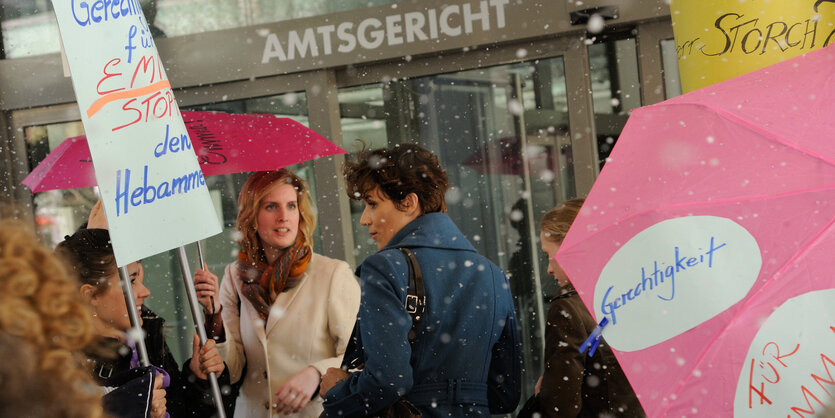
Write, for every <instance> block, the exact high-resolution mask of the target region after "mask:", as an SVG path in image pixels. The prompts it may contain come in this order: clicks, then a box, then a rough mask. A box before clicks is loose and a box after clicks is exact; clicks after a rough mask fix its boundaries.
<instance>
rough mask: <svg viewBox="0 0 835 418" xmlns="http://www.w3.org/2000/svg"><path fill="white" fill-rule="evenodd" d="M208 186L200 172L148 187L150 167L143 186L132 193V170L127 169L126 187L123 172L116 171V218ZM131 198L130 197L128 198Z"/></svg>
mask: <svg viewBox="0 0 835 418" xmlns="http://www.w3.org/2000/svg"><path fill="white" fill-rule="evenodd" d="M205 185H206V180H205V179H204V178H203V172H202V171H200V170H197V171H194V172H192V173H187V174H184V175H183V176H181V177H175V178H173V179H171V181H167V180H165V181H162V182H160V183H159V185H157V186H154V185H153V184H151V185H148V166H147V165H146V166H145V175H144V176H143V177H142V184H141V185H140V186H138V187H136V188H134V189H133V191H130V190H131V188H130V170H129V169H125V175H124V185H122V170H116V216H117V217H118V216H121V215H127V213H128V208H129V207H131V206H133V207H136V206H140V205H147V204H149V203H153V201H154V200H157V199H164V198H166V197H169V196H173V195H175V194H178V193H188V192H189V191H190V190H195V189H197V188H200V187H203V186H205ZM128 196H130V197H128Z"/></svg>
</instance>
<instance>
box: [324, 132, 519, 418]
mask: <svg viewBox="0 0 835 418" xmlns="http://www.w3.org/2000/svg"><path fill="white" fill-rule="evenodd" d="M358 160H359V161H358V162H356V163H351V162H349V163H346V165H345V169H344V172H345V178H346V182H347V185H348V189H347V192H348V196H349V197H350V198H352V199H356V200H363V201H364V202H365V210H364V211H363V213H362V217H361V218H360V224H362V225H364V226H366V227H368V232H369V233H370V234H371V237H372V238H373V239H374V241H376V243H377V248H378V249H379V252H377V253H376V254H374V255H372V256H369V257H368V258H366V259H365V261H363V263H362V264H361V265H360V267H359V268H358V269H357V275H358V276H359V277H360V281H361V287H362V302H361V304H360V311H359V315H358V318H357V323H356V325H355V329H354V334H353V335H354V338H355V343H356V345H355V348H356V349H355V350H354V351H353V352H351V353H346V355H345V356H346V357H345V359H346V361H347V360H349V359H358V360H359V363H363V364H364V367H363V368H362V369H361V370H358V371H354V372H353V373H348V372H347V371H345V370H343V369H338V368H333V369H329V370H328V373H327V374H326V375H325V377H324V378H323V380H322V387H321V392H322V394H323V395H324V398H325V404H324V407H325V412H326V413H327V416H328V417H342V416H344V417H358V416H365V415H368V414H374V413H377V412H379V411H381V410H383V409H385V408H387V407H389V406H390V405H392V404H394V403H395V402H396V401H397V400H398V398H399V397H404V398H405V399H406V400H407V401H409V402H411V403H412V404H413V405H414V406H416V407H417V408H418V409H419V410H420V412H421V414H422V416H423V417H441V416H444V417H449V416H453V417H468V416H488V415H490V414H491V413H493V414H499V413H508V412H512V411H513V410H514V409H515V408H516V405H517V404H518V402H519V396H520V392H521V382H520V379H521V375H520V374H521V367H520V365H521V352H520V346H519V335H518V331H517V326H516V315H515V313H514V309H513V300H512V297H511V294H510V291H509V283H508V280H507V278H506V276H505V274H504V272H502V270H501V269H499V267H497V266H496V265H495V264H493V263H491V262H490V261H489V260H488V259H486V258H484V257H482V256H481V255H479V254H478V253H477V252H476V250H475V248H473V246H472V244H470V242H469V241H468V240H467V238H466V237H465V236H464V235H463V234H462V233H461V231H460V230H459V229H458V227H456V225H455V224H454V223H453V222H452V220H451V219H450V218H449V216H447V215H446V213H445V212H446V202H445V201H444V196H445V193H446V191H447V189H448V188H449V180H448V179H447V175H446V172H445V171H444V170H443V168H441V166H440V165H439V163H438V159H437V157H436V156H435V155H434V154H432V153H431V152H430V151H428V150H426V149H423V148H421V147H419V146H417V145H414V144H399V145H395V146H394V147H393V148H389V149H382V148H380V149H374V150H371V151H369V152H361V153H360V156H359V157H358ZM400 248H408V249H410V250H411V251H412V252H413V254H414V255H415V257H416V258H417V261H418V265H419V267H420V270H421V271H422V273H423V284H424V288H425V292H426V301H425V309H426V311H425V312H424V314H423V317H422V318H421V321H420V324H419V326H418V328H417V330H416V331H417V333H416V338H415V341H414V344H413V345H412V344H410V342H409V339H408V334H409V332H410V330H411V328H412V317H411V316H410V315H409V313H408V312H407V310H406V308H405V306H404V304H405V301H406V294H407V283H408V277H409V267H408V263H407V259H406V256H405V255H404V254H403V253H401V251H400V250H399V249H400Z"/></svg>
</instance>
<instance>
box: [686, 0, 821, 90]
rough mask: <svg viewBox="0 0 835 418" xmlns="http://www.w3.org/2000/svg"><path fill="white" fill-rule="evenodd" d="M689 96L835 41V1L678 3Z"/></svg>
mask: <svg viewBox="0 0 835 418" xmlns="http://www.w3.org/2000/svg"><path fill="white" fill-rule="evenodd" d="M670 15H671V17H672V21H673V34H674V35H675V43H676V52H677V55H678V65H679V73H680V75H681V87H682V91H683V92H688V91H692V90H696V89H699V88H702V87H705V86H709V85H711V84H715V83H718V82H720V81H723V80H727V79H729V78H733V77H736V76H738V75H741V74H745V73H748V72H751V71H754V70H756V69H759V68H762V67H766V66H769V65H771V64H774V63H777V62H780V61H783V60H786V59H789V58H792V57H795V56H798V55H800V54H803V53H806V52H809V51H811V50H814V49H818V48H822V47H824V46H827V45H829V44H830V43H833V42H835V0H672V2H671V3H670Z"/></svg>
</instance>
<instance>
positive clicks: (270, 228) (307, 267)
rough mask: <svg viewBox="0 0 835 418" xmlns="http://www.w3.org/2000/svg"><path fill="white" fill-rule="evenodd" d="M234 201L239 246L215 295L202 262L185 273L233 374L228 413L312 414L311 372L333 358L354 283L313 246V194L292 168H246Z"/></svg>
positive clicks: (354, 296)
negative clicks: (233, 398)
mask: <svg viewBox="0 0 835 418" xmlns="http://www.w3.org/2000/svg"><path fill="white" fill-rule="evenodd" d="M238 210H239V212H238V219H237V230H238V232H239V233H240V239H239V241H238V244H239V245H240V252H239V253H238V260H237V261H236V262H234V263H231V264H229V265H228V266H227V267H226V270H225V271H224V275H223V280H222V281H221V285H220V297H219V298H218V297H217V294H216V293H217V277H216V276H215V275H213V274H212V273H211V272H209V271H208V270H207V269H202V270H198V271H197V272H196V273H195V278H194V282H195V288H196V291H197V294H198V298H199V300H200V303H201V304H202V305H203V307H204V312H205V313H206V317H207V321H208V322H209V323H208V324H207V325H208V326H207V328H209V331H210V332H209V334H210V335H213V336H216V337H217V338H218V341H222V342H221V343H220V344H219V349H220V350H221V353H222V355H223V358H224V359H225V360H226V364H228V365H229V369H230V372H231V375H232V381H233V382H238V381H239V380H242V383H241V386H240V394H239V396H238V400H237V405H236V407H235V417H247V418H250V417H252V418H257V417H269V416H274V415H278V414H281V415H290V416H294V417H318V416H319V415H320V414H321V412H322V401H321V400H320V399H319V398H318V396H316V395H317V392H318V389H319V381H320V379H321V375H322V374H324V372H325V371H326V370H327V369H328V368H329V367H339V364H340V363H341V361H342V355H343V353H344V352H345V347H346V345H347V343H348V337H349V336H350V335H351V329H352V325H353V324H354V321H355V320H356V314H357V309H358V306H359V300H360V289H359V285H358V283H357V280H356V278H355V277H354V275H353V273H352V272H351V269H350V268H349V267H348V264H347V263H346V262H344V261H340V260H335V259H332V258H328V257H325V256H322V255H319V254H317V253H315V252H313V230H314V229H315V227H316V213H315V209H314V206H313V199H312V197H311V196H310V192H309V191H308V187H307V185H306V184H305V182H304V181H303V180H302V179H301V178H299V177H298V176H297V175H296V174H294V173H293V172H291V171H289V170H286V169H281V170H277V171H262V172H256V173H254V174H252V175H251V176H250V177H249V179H247V181H246V183H245V184H244V186H243V187H242V189H241V192H240V195H239V197H238ZM221 319H222V321H221Z"/></svg>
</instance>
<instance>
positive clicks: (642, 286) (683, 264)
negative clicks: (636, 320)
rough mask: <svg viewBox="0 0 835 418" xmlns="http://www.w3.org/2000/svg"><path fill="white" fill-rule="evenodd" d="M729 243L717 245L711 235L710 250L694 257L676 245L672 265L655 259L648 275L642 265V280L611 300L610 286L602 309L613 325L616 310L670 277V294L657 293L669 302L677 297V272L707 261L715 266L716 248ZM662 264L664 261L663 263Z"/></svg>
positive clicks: (615, 322) (710, 266)
mask: <svg viewBox="0 0 835 418" xmlns="http://www.w3.org/2000/svg"><path fill="white" fill-rule="evenodd" d="M725 245H727V244H726V243H722V244H721V245H719V246H717V245H716V241H715V238H714V237H710V246H709V247H708V250H707V251H705V252H704V253H703V254H699V255H697V256H694V257H688V256H686V255H681V254H680V251H679V247H675V249H674V255H675V263H674V264H672V265H668V266H667V267H664V268H662V269H659V268H658V261H653V263H652V265H653V272H652V273H651V274H649V275H647V270H646V269H645V268H644V267H641V280H640V281H639V282H638V284H637V285H635V286H634V287H633V288H630V289H629V290H628V291H626V292H625V293H623V294H621V295H620V296H615V299H614V300H612V301H611V302H610V299H609V295H610V294H611V293H612V289H613V288H614V286H609V289H607V290H606V294H604V295H603V301H602V302H601V303H600V310H601V311H602V312H603V314H604V315H606V316H611V317H612V325H615V324H617V322H618V321H617V316H616V315H615V311H616V310H618V309H620V308H623V307H624V306H626V304H627V302H629V301H632V300H634V299H635V298H637V297H639V296H641V295H643V294H645V293H644V292H646V291H647V287H649V290H653V289H654V288H655V287H657V286H659V285H661V284H663V283H664V280H665V279H669V280H668V281H669V283H670V296H669V297H664V296H661V295H656V296H657V297H658V298H659V299H661V300H663V301H666V302H669V301H672V300H673V299H675V297H676V274H678V273H680V272H684V271H686V270H687V269H688V268H693V267H696V266H698V265H700V264H705V263H707V268H713V256H714V253H715V252H716V250H718V249H720V248H722V247H724V246H725ZM661 265H662V266H663V265H664V263H662V264H661Z"/></svg>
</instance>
